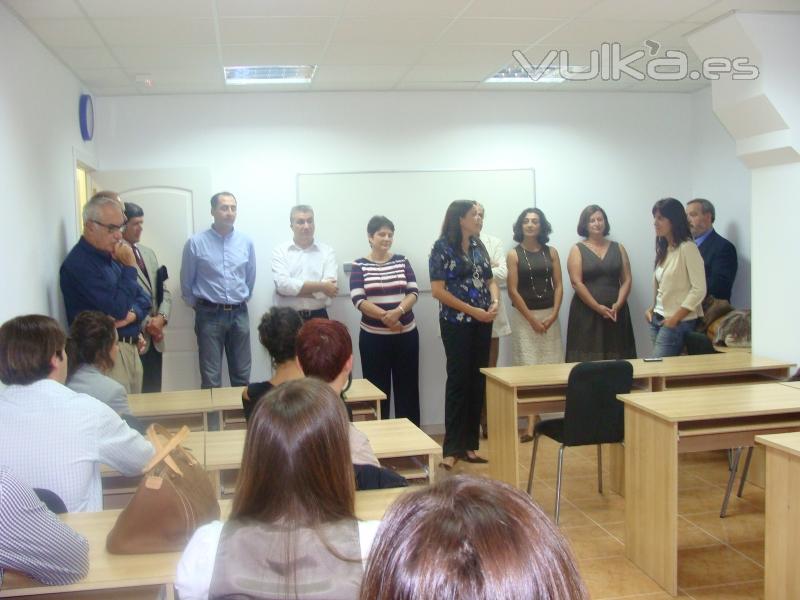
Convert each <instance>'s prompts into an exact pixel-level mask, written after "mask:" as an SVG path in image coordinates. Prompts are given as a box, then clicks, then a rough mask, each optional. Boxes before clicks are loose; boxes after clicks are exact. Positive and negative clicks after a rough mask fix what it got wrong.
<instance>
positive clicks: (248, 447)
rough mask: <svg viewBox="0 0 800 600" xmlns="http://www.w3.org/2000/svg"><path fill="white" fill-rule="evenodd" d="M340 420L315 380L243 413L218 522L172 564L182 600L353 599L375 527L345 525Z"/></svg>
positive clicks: (350, 500)
mask: <svg viewBox="0 0 800 600" xmlns="http://www.w3.org/2000/svg"><path fill="white" fill-rule="evenodd" d="M354 511H355V484H354V480H353V469H352V466H351V463H350V451H349V447H348V434H347V414H346V412H345V409H344V406H343V405H342V402H341V401H340V400H339V398H338V396H337V395H336V393H335V392H334V391H333V390H332V389H331V387H330V386H329V385H328V384H327V383H325V382H323V381H320V380H319V379H315V378H306V379H299V380H296V381H290V382H287V383H284V384H282V385H280V386H278V387H277V388H275V389H274V390H273V391H272V392H270V393H269V394H268V395H267V396H266V397H265V398H264V399H263V400H262V401H261V402H259V404H258V406H257V407H256V409H255V412H254V413H253V416H252V418H251V420H250V423H249V427H248V430H247V438H246V440H245V447H244V455H243V458H242V470H241V473H240V474H239V480H238V482H237V486H236V495H235V497H234V500H233V509H232V510H231V514H230V517H229V519H228V521H227V522H226V523H224V524H223V523H221V522H219V521H215V522H213V523H209V524H208V525H204V526H203V527H201V528H199V529H198V530H197V531H196V532H195V534H194V536H193V537H192V539H191V541H190V542H189V545H188V546H187V547H186V550H185V551H184V553H183V556H182V557H181V561H180V563H179V564H178V572H177V576H176V579H175V584H176V587H177V589H178V591H179V592H180V596H181V598H182V599H183V600H193V599H205V598H230V597H236V598H240V597H248V598H250V597H252V598H330V599H332V600H336V599H342V600H350V599H353V598H357V597H358V591H359V586H360V584H361V577H362V571H363V567H362V560H363V559H364V558H365V557H366V555H367V554H368V552H369V546H370V544H371V542H372V537H373V535H374V532H375V530H376V528H377V525H378V524H377V522H374V521H372V522H366V523H362V522H359V521H358V520H357V519H356V517H355V512H354Z"/></svg>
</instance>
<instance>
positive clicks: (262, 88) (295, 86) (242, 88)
mask: <svg viewBox="0 0 800 600" xmlns="http://www.w3.org/2000/svg"><path fill="white" fill-rule="evenodd" d="M310 89H311V84H310V83H265V84H263V85H226V86H225V93H226V94H253V93H257V94H258V93H273V92H275V93H277V92H307V91H309V90H310Z"/></svg>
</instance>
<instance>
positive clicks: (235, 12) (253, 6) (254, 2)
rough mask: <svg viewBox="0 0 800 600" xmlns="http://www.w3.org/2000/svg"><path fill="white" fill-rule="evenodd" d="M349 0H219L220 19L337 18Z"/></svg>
mask: <svg viewBox="0 0 800 600" xmlns="http://www.w3.org/2000/svg"><path fill="white" fill-rule="evenodd" d="M346 4H347V0H217V12H218V14H219V16H220V17H335V16H339V15H340V14H342V11H343V10H344V6H345V5H346Z"/></svg>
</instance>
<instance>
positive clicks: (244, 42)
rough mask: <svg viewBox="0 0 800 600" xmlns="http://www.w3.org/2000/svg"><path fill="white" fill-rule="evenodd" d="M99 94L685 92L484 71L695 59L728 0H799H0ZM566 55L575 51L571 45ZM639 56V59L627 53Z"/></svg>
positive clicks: (736, 3)
mask: <svg viewBox="0 0 800 600" xmlns="http://www.w3.org/2000/svg"><path fill="white" fill-rule="evenodd" d="M0 2H2V3H3V4H5V5H6V6H7V7H8V8H9V9H10V10H11V11H12V12H13V13H15V14H16V15H17V16H18V18H19V19H20V20H21V21H22V22H23V23H24V24H25V25H26V26H27V27H28V28H29V29H30V30H31V31H32V32H33V33H34V35H36V36H37V37H38V38H39V39H40V40H41V41H42V43H43V44H44V45H45V46H46V47H47V48H49V49H50V51H52V52H53V54H54V55H55V56H56V57H57V58H58V59H59V60H61V61H62V62H63V63H64V64H65V65H66V66H67V67H69V69H70V70H71V71H72V72H73V73H74V74H75V75H76V76H77V77H78V78H79V79H80V80H81V81H82V82H83V83H84V84H85V85H86V86H87V87H88V88H89V89H90V90H91V91H92V92H93V93H94V94H95V95H98V96H111V95H148V94H195V93H222V92H225V93H241V92H251V91H259V92H264V91H286V90H293V91H294V90H312V91H329V90H370V91H379V90H381V91H382V90H473V89H511V90H514V91H518V90H521V89H529V90H537V91H539V90H559V91H562V90H569V91H583V90H586V91H589V90H590V91H598V90H600V91H619V90H625V91H656V90H657V91H673V92H691V91H694V90H697V89H699V88H701V87H704V86H706V85H708V84H707V82H706V81H704V80H702V79H701V80H699V81H693V80H690V79H688V78H687V79H685V80H681V81H675V82H658V81H649V80H648V81H644V82H638V81H635V80H632V79H630V78H627V77H623V78H622V79H621V80H620V81H600V80H593V81H585V82H573V81H568V82H565V83H550V84H543V83H537V84H534V83H532V82H531V83H526V84H499V85H497V84H494V85H493V84H487V83H483V80H484V79H485V78H486V77H488V76H489V75H491V74H493V73H495V72H496V71H498V70H499V69H501V68H503V67H505V66H508V65H512V64H515V61H514V59H513V58H512V55H511V52H512V51H513V50H521V51H523V52H524V54H525V56H526V57H527V58H528V60H529V61H530V62H531V64H533V65H536V64H538V61H539V60H541V59H542V57H544V56H545V54H546V53H547V52H548V51H549V50H551V49H565V50H568V51H569V53H570V64H587V62H588V57H589V51H590V50H591V49H597V48H598V47H599V45H600V43H601V42H604V41H605V42H612V41H616V42H619V43H620V44H621V45H622V47H623V49H624V52H623V55H624V54H627V53H628V52H629V51H633V50H637V49H642V48H644V46H643V43H644V41H645V40H655V41H657V42H658V43H659V44H660V45H661V50H662V51H663V50H664V49H667V48H669V49H675V50H683V51H685V52H687V54H688V55H689V56H690V63H689V66H690V68H691V67H692V66H693V65H694V66H697V65H698V64H699V61H698V59H697V57H696V56H695V55H694V53H693V52H692V51H691V49H690V48H689V47H688V45H687V43H686V40H685V38H684V35H685V34H686V33H687V32H690V31H692V30H694V29H696V28H697V27H699V26H701V25H703V24H705V23H708V22H709V21H712V20H714V19H716V18H717V17H719V16H721V15H724V14H726V13H727V12H729V11H731V10H780V11H790V10H791V11H796V10H800V0H669V1H665V0H0ZM576 57H577V58H576ZM264 64H282V65H296V64H316V65H318V68H317V72H316V74H315V76H314V80H313V81H312V83H310V84H301V85H287V84H280V85H274V84H273V85H267V86H253V87H251V86H226V85H225V83H224V81H223V70H222V68H223V66H243V65H264ZM634 64H636V63H634ZM146 80H149V81H150V85H148V84H147V82H146Z"/></svg>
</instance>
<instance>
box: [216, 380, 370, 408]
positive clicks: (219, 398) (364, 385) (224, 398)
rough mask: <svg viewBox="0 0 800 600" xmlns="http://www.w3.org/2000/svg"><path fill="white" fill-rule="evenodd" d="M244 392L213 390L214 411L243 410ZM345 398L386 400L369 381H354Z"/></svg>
mask: <svg viewBox="0 0 800 600" xmlns="http://www.w3.org/2000/svg"><path fill="white" fill-rule="evenodd" d="M243 390H244V388H243V387H225V388H213V389H212V390H211V404H212V406H213V408H214V410H235V409H241V408H242V391H243ZM344 398H345V402H368V401H370V400H386V394H384V393H383V392H382V391H381V390H380V389H379V388H377V387H376V386H375V385H373V383H372V382H371V381H369V380H367V379H353V383H352V385H351V386H350V389H349V390H347V392H346V393H345V395H344Z"/></svg>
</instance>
